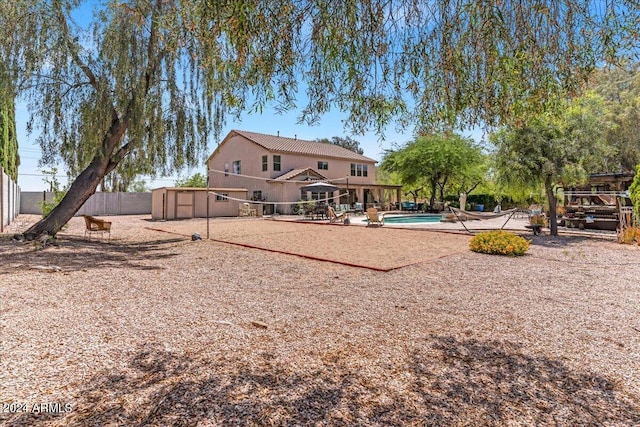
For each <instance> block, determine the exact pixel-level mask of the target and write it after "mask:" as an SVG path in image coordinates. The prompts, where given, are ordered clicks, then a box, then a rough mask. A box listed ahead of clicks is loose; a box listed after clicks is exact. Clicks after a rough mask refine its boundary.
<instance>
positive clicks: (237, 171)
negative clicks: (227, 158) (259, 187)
mask: <svg viewBox="0 0 640 427" xmlns="http://www.w3.org/2000/svg"><path fill="white" fill-rule="evenodd" d="M233 173H234V175H240V174H241V172H240V160H235V161H234V162H233Z"/></svg>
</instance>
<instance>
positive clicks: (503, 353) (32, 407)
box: [0, 216, 640, 426]
mask: <svg viewBox="0 0 640 427" xmlns="http://www.w3.org/2000/svg"><path fill="white" fill-rule="evenodd" d="M33 219H34V218H30V217H26V218H20V221H22V223H19V224H17V225H18V226H23V227H24V226H27V225H28V223H29V222H30V221H32V220H33ZM107 219H109V220H111V221H113V223H114V224H113V231H112V236H111V240H108V239H104V240H96V239H95V238H94V240H92V241H85V240H84V239H83V228H84V226H83V223H82V219H80V218H74V219H73V220H72V221H71V223H70V225H69V227H68V228H67V229H65V230H64V231H63V232H62V233H60V239H59V241H58V242H57V245H54V246H50V247H47V248H45V249H38V248H36V246H35V245H34V244H33V243H30V244H24V243H13V242H11V240H10V236H3V237H2V238H0V289H1V290H2V299H1V306H0V310H1V312H0V337H1V338H0V340H1V345H0V384H2V387H0V405H1V407H2V413H0V423H1V424H3V425H7V426H49V425H56V426H57V425H65V426H66V425H72V426H87V425H95V426H103V425H122V426H130V425H157V426H166V425H197V426H213V425H221V426H222V425H224V426H226V425H380V426H383V425H385V426H386V425H474V426H476V425H547V424H552V425H616V426H627V425H629V426H631V425H640V385H639V384H640V320H639V318H638V307H639V306H640V305H639V302H640V280H638V278H639V277H640V248H638V247H633V246H623V245H617V244H615V243H612V242H607V241H602V240H588V239H584V238H579V237H555V238H554V237H550V236H541V237H536V238H535V239H534V241H533V245H532V246H531V248H530V249H529V252H528V254H527V255H526V256H524V257H519V258H507V257H497V256H488V255H482V254H476V253H473V252H470V251H469V250H467V249H466V247H467V243H468V239H469V238H468V237H467V236H462V235H458V234H452V233H440V232H433V231H420V230H392V229H385V228H384V227H383V228H379V229H374V228H365V227H353V226H350V227H345V226H329V225H314V224H282V223H280V222H274V221H269V220H263V219H244V220H215V221H212V222H211V229H210V235H211V237H212V238H213V239H215V240H209V241H207V240H197V241H192V240H191V238H190V236H191V234H193V233H196V232H197V233H200V234H201V235H202V236H203V237H205V236H206V224H205V223H204V221H202V220H189V221H177V222H151V221H149V220H147V218H145V217H140V216H131V217H111V218H107ZM160 230H162V231H160ZM527 237H528V238H533V236H531V235H528V236H527ZM223 241H224V242H229V243H224V242H223ZM240 245H245V246H240ZM247 246H255V247H260V248H263V249H255V248H250V247H247ZM264 249H268V250H264ZM281 252H289V253H291V254H285V253H281ZM292 254H293V255H292ZM310 257H316V258H324V259H328V261H320V260H318V259H311V258H310ZM345 264H358V265H361V266H360V267H355V266H352V265H345ZM372 267H374V268H377V267H379V269H382V270H388V271H376V270H374V269H372Z"/></svg>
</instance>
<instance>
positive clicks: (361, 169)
mask: <svg viewBox="0 0 640 427" xmlns="http://www.w3.org/2000/svg"><path fill="white" fill-rule="evenodd" d="M351 176H368V171H367V165H362V164H359V163H351Z"/></svg>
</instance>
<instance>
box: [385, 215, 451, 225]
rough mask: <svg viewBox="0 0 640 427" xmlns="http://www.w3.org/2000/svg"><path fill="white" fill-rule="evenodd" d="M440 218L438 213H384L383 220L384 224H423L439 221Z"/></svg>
mask: <svg viewBox="0 0 640 427" xmlns="http://www.w3.org/2000/svg"><path fill="white" fill-rule="evenodd" d="M441 218H442V215H440V214H416V215H389V216H386V215H385V217H384V222H385V224H386V223H389V224H423V223H428V222H431V223H434V222H440V219H441Z"/></svg>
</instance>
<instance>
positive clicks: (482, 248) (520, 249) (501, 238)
mask: <svg viewBox="0 0 640 427" xmlns="http://www.w3.org/2000/svg"><path fill="white" fill-rule="evenodd" d="M530 244H531V242H530V241H529V240H527V239H525V238H524V237H520V236H517V235H515V234H513V233H509V232H507V231H503V230H498V231H487V232H483V233H479V234H477V235H475V236H474V237H473V239H471V242H469V249H471V250H472V251H474V252H480V253H483V254H491V255H509V256H516V255H517V256H520V255H524V253H525V252H526V251H527V249H529V245H530Z"/></svg>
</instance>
